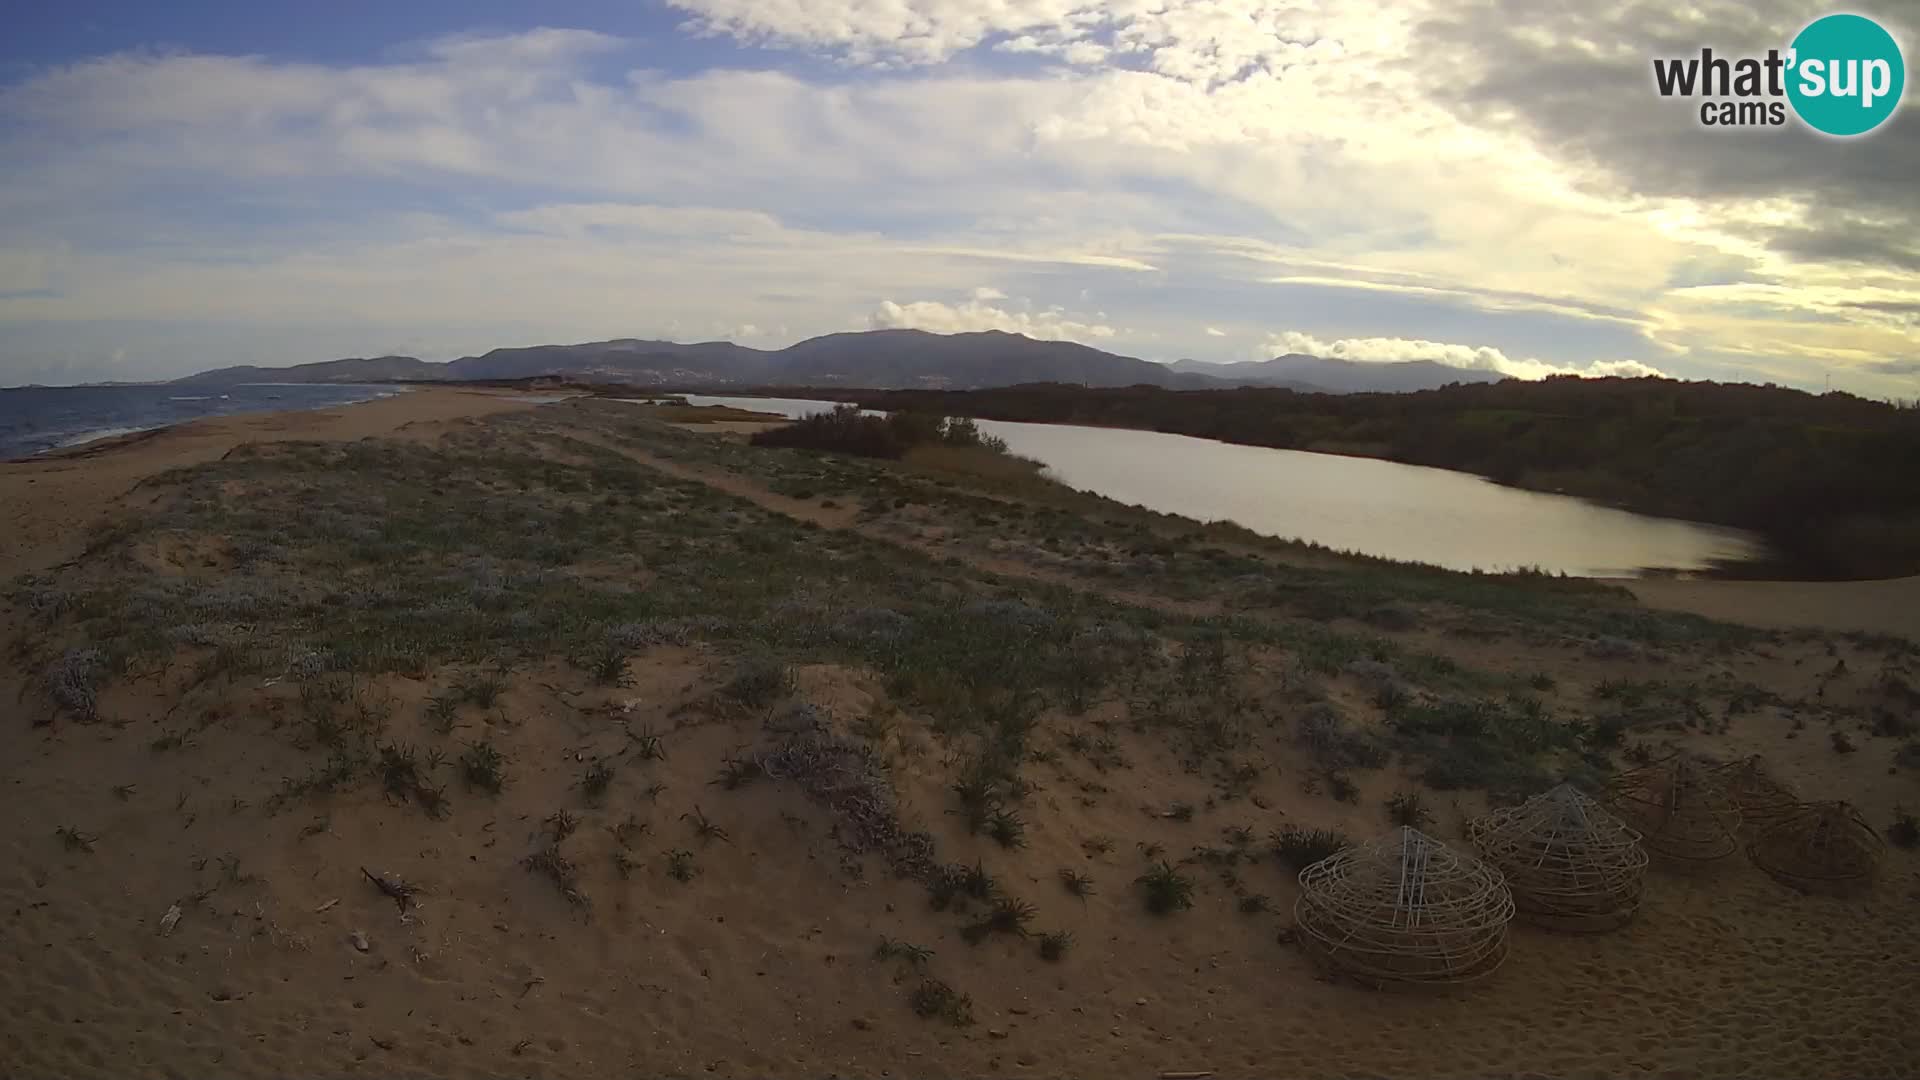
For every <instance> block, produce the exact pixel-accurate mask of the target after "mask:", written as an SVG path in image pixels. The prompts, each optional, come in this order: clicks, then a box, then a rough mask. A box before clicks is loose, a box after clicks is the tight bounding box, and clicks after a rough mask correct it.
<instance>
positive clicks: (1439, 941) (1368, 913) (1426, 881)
mask: <svg viewBox="0 0 1920 1080" xmlns="http://www.w3.org/2000/svg"><path fill="white" fill-rule="evenodd" d="M1300 887H1301V891H1300V899H1299V900H1298V901H1296V902H1295V903H1294V906H1293V915H1294V924H1295V932H1296V937H1297V940H1298V941H1299V942H1300V945H1301V947H1302V948H1303V949H1305V950H1306V951H1307V953H1308V955H1310V956H1312V957H1313V958H1314V959H1315V960H1316V961H1317V962H1319V963H1321V964H1322V965H1324V966H1326V967H1328V968H1331V969H1333V970H1337V971H1340V972H1343V973H1345V974H1348V975H1351V976H1355V977H1357V978H1359V979H1361V980H1363V981H1366V982H1370V983H1373V984H1376V985H1387V984H1427V985H1432V984H1446V983H1457V982H1465V981H1467V980H1469V979H1475V978H1478V977H1480V976H1483V975H1486V974H1487V973H1489V972H1491V971H1493V970H1494V969H1495V968H1497V967H1499V966H1500V964H1501V962H1502V961H1503V960H1505V959H1506V956H1507V924H1508V923H1510V922H1512V921H1513V912H1514V907H1513V895H1512V893H1511V892H1509V891H1508V889H1507V883H1506V881H1505V880H1504V879H1503V878H1502V877H1501V876H1500V872H1499V871H1498V870H1496V869H1494V868H1493V867H1491V866H1489V865H1487V864H1486V863H1483V862H1481V861H1480V860H1479V859H1476V858H1474V857H1473V856H1471V855H1468V854H1466V853H1464V852H1460V851H1456V850H1454V849H1453V848H1450V847H1448V846H1447V845H1445V844H1442V843H1440V842H1439V841H1438V840H1435V839H1433V838H1432V837H1429V836H1427V835H1426V834H1425V833H1422V832H1420V831H1419V830H1418V829H1413V828H1408V827H1405V826H1402V827H1401V828H1398V829H1396V830H1394V831H1393V832H1391V833H1388V834H1387V835H1386V836H1383V837H1381V838H1379V839H1378V840H1375V841H1373V842H1371V843H1367V844H1362V845H1359V846H1357V847H1350V848H1347V849H1345V850H1344V851H1341V852H1339V853H1337V854H1335V855H1332V856H1329V857H1328V858H1325V859H1322V860H1321V861H1319V862H1317V863H1314V864H1313V865H1312V866H1309V867H1307V868H1306V869H1305V870H1302V871H1301V872H1300Z"/></svg>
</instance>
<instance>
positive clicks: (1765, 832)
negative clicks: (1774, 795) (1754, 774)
mask: <svg viewBox="0 0 1920 1080" xmlns="http://www.w3.org/2000/svg"><path fill="white" fill-rule="evenodd" d="M1885 851H1886V845H1885V844H1884V843H1883V842H1882V841H1881V839H1880V834H1879V833H1876V832H1874V831H1873V826H1871V825H1869V824H1867V822H1866V819H1865V818H1862V817H1861V816H1860V812H1859V811H1858V810H1855V809H1854V808H1853V807H1852V806H1851V805H1850V804H1848V803H1844V802H1816V803H1802V804H1800V806H1799V808H1798V809H1797V810H1795V811H1794V812H1793V813H1789V814H1783V815H1781V816H1779V817H1778V818H1776V819H1775V820H1774V821H1773V822H1771V823H1770V824H1768V825H1766V826H1765V827H1763V828H1762V829H1760V830H1759V831H1758V832H1757V833H1756V834H1755V835H1754V838H1753V839H1752V840H1751V841H1748V843H1747V857H1748V858H1751V859H1752V860H1753V863H1754V865H1755V866H1758V867H1759V868H1760V869H1762V870H1765V871H1766V872H1767V873H1769V874H1772V875H1773V876H1774V877H1775V878H1776V879H1778V880H1780V881H1783V882H1785V883H1787V884H1788V885H1792V886H1794V887H1795V888H1798V889H1807V890H1812V889H1846V888H1850V887H1853V886H1857V885H1864V884H1866V883H1868V882H1869V881H1871V880H1872V879H1873V875H1874V872H1875V871H1876V870H1878V869H1879V868H1880V857H1881V856H1882V855H1883V854H1884V853H1885Z"/></svg>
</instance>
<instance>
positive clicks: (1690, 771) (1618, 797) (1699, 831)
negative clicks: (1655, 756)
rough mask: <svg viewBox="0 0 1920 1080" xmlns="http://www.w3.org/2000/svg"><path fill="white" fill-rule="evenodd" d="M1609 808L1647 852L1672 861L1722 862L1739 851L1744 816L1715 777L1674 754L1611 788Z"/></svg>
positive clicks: (1623, 777)
mask: <svg viewBox="0 0 1920 1080" xmlns="http://www.w3.org/2000/svg"><path fill="white" fill-rule="evenodd" d="M1607 808H1608V809H1610V810H1612V811H1613V812H1614V813H1615V814H1617V815H1619V817H1620V820H1622V821H1624V822H1626V823H1627V825H1628V826H1629V827H1631V828H1632V829H1633V830H1634V831H1635V832H1638V833H1639V834H1640V842H1641V844H1643V845H1645V846H1646V848H1647V850H1648V851H1651V852H1654V853H1656V854H1659V855H1665V856H1668V857H1669V858H1674V859H1686V860H1692V861H1697V862H1706V861H1710V860H1713V859H1723V858H1726V857H1727V856H1728V855H1731V854H1733V852H1734V850H1735V849H1736V848H1737V847H1738V846H1739V845H1738V844H1737V843H1735V841H1734V838H1733V832H1734V830H1735V829H1737V828H1738V827H1739V825H1740V812H1739V811H1738V810H1736V809H1734V807H1733V804H1732V803H1730V802H1728V801H1727V796H1726V793H1725V792H1724V791H1722V790H1721V787H1720V785H1719V784H1718V783H1716V782H1715V778H1714V776H1713V774H1712V773H1711V772H1710V771H1708V770H1706V769H1702V768H1701V767H1700V766H1698V765H1695V764H1694V763H1693V762H1691V761H1689V760H1687V759H1686V758H1684V757H1681V756H1680V755H1678V754H1676V755H1674V756H1673V757H1670V758H1668V759H1667V760H1665V761H1662V762H1657V763H1655V764H1653V765H1649V766H1647V767H1646V768H1644V769H1635V770H1634V771H1632V772H1629V773H1622V774H1621V775H1620V776H1618V777H1616V778H1615V779H1614V782H1613V783H1612V784H1610V785H1608V787H1607Z"/></svg>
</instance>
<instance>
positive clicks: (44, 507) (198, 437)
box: [0, 387, 536, 578]
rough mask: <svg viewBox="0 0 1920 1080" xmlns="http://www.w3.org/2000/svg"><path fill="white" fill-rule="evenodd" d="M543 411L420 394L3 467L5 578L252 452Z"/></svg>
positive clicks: (259, 416)
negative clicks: (236, 454) (182, 474)
mask: <svg viewBox="0 0 1920 1080" xmlns="http://www.w3.org/2000/svg"><path fill="white" fill-rule="evenodd" d="M534 407H536V406H535V403H534V402H532V401H529V400H526V395H524V394H515V393H514V392H511V391H496V390H488V389H478V388H459V389H456V388H452V387H447V388H440V387H418V388H413V389H411V390H410V392H408V393H404V394H394V395H391V396H388V397H378V398H372V399H369V400H366V401H358V402H353V403H351V404H347V405H336V406H330V407H326V408H318V409H287V410H281V411H277V412H247V413H235V414H232V415H227V416H212V417H205V418H202V419H198V420H189V421H186V422H184V423H179V424H172V425H168V426H164V427H155V428H148V429H146V430H143V431H136V432H130V433H128V434H125V435H117V436H112V437H109V438H104V439H96V440H93V441H91V442H87V443H82V444H80V445H78V446H74V447H67V448H62V449H59V450H56V451H51V452H48V453H43V454H36V455H33V456H31V457H25V458H15V459H12V460H8V461H0V503H4V504H5V505H6V506H8V507H9V508H10V509H11V510H12V514H11V515H10V516H11V518H12V528H11V529H10V530H8V531H7V533H6V534H5V536H4V537H0V578H13V577H15V576H17V575H20V574H24V573H31V572H34V571H37V570H44V569H46V568H48V567H50V566H53V565H55V564H57V563H59V562H60V561H62V560H64V559H68V558H71V557H73V556H74V555H76V554H78V553H79V552H80V551H81V550H82V549H83V548H84V545H85V540H86V535H87V531H88V530H89V529H90V528H92V527H93V526H94V525H95V524H96V523H97V522H99V521H101V520H103V519H104V518H105V517H106V516H107V515H108V514H109V513H111V512H112V511H113V510H114V509H115V508H116V507H119V506H123V505H126V504H127V501H128V499H129V497H130V496H132V494H133V493H134V492H135V490H136V489H137V488H138V486H139V484H140V482H141V481H142V480H144V479H146V478H147V477H150V476H153V475H155V474H157V473H160V472H164V471H166V470H168V469H174V468H179V467H182V466H187V465H197V464H200V463H203V462H207V461H212V460H216V459H218V458H219V457H221V456H223V455H225V454H226V453H227V452H228V451H230V450H232V449H233V448H234V447H236V446H239V445H241V444H243V443H249V442H286V441H292V440H318V441H352V440H356V439H364V438H369V437H374V436H383V435H392V434H395V433H397V432H401V431H402V430H403V429H410V431H409V433H410V434H414V435H420V434H425V433H427V432H428V431H431V430H437V429H438V428H439V427H443V426H445V425H447V424H451V423H457V422H459V421H462V420H467V419H473V418H477V417H482V416H488V415H491V414H493V413H497V412H504V411H508V410H511V409H528V408H534Z"/></svg>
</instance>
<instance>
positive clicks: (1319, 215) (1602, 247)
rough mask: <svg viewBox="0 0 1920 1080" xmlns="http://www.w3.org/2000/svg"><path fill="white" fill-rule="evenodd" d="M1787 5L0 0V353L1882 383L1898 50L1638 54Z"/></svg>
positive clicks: (1888, 344) (1898, 22)
mask: <svg viewBox="0 0 1920 1080" xmlns="http://www.w3.org/2000/svg"><path fill="white" fill-rule="evenodd" d="M1845 10H1851V11H1855V12H1858V13H1860V14H1864V15H1868V16H1870V17H1873V18H1875V19H1876V20H1878V21H1879V22H1880V23H1881V24H1882V25H1883V26H1885V27H1887V28H1888V29H1889V30H1890V31H1891V32H1892V33H1893V34H1894V35H1895V37H1896V39H1897V40H1899V41H1900V42H1901V43H1902V47H1903V49H1904V51H1905V53H1906V55H1907V57H1908V58H1909V62H1910V64H1911V63H1912V62H1914V61H1915V58H1916V57H1920V7H1916V5H1915V3H1914V0H1873V3H1871V4H1868V5H1867V6H1862V7H1854V8H1848V9H1845ZM1827 13H1829V9H1826V8H1822V7H1820V6H1818V5H1815V4H1809V3H1803V2H1800V0H1695V2H1692V3H1688V2H1686V0H1620V2H1615V3H1610V4H1594V3H1590V2H1582V3H1577V4H1576V3H1567V4H1562V3H1558V2H1555V0H1108V2H1105V3H1083V2H1078V0H658V2H649V0H627V2H611V0H609V2H596V3H568V2H564V0H553V2H547V3H542V4H538V5H534V4H525V3H506V2H502V0H461V2H453V0H416V2H410V3H407V4H392V3H380V4H373V3H359V2H352V0H349V2H341V3H335V4H329V5H311V4H309V5H297V6H296V5H282V4H273V3H261V2H253V3H213V2H193V0H181V2H173V3H167V4H153V3H150V2H139V3H132V2H88V0H71V2H67V3H63V4H59V5H52V4H45V5H34V6H31V7H29V6H26V5H19V6H17V7H16V8H15V9H13V10H12V11H11V12H10V13H9V14H8V15H7V17H6V19H5V25H6V32H5V34H4V35H0V385H17V384H22V383H28V382H44V383H72V382H82V381H93V380H109V379H125V380H141V379H156V378H167V377H173V376H177V375H182V374H186V373H189V372H192V371H197V370H202V369H205V368H209V367H217V366H223V365H227V364H237V363H257V364H265V365H283V364H293V363H304V362H308V361H314V360H326V359H333V358H337V357H342V356H372V355H387V354H405V355H414V356H419V357H422V358H424V359H429V360H445V359H451V358H454V357H458V356H462V355H469V354H475V353H480V352H484V351H485V350H487V349H489V348H493V347H497V346H516V345H532V344H542V343H555V342H577V341H593V340H601V339H606V338H616V337H639V338H664V339H671V340H678V341H696V340H712V339H730V340H734V341H738V342H740V343H742V344H747V345H754V346H759V347H768V348H777V347H780V346H784V345H787V344H790V343H792V342H794V341H797V340H800V339H803V338H806V337H810V336H813V335H816V334H823V333H833V332H837V331H844V330H860V329H870V328H886V327H916V328H920V329H926V330H934V331H940V332H954V331H966V330H984V329H1001V330H1009V331H1017V332H1021V333H1026V334H1029V335H1032V336H1035V337H1045V338H1059V339H1068V340H1074V341H1080V342H1083V343H1086V344H1089V345H1093V346H1096V347H1098V348H1102V349H1107V350H1109V351H1113V352H1118V353H1122V354H1125V355H1131V356H1138V357H1141V358H1144V359H1148V360H1158V361H1171V360H1175V359H1179V358H1183V357H1191V358H1194V359H1200V360H1210V361H1238V360H1252V359H1264V358H1267V357H1270V356H1274V355H1278V354H1280V353H1285V352H1306V353H1312V354H1315V355H1321V356H1334V357H1341V358H1345V359H1353V360H1366V361H1386V360H1405V359H1431V360H1438V361H1440V362H1443V363H1448V364H1453V365H1456V366H1460V367H1466V368H1479V369H1490V370H1495V371H1500V372H1504V373H1507V374H1512V375H1519V376H1523V377H1540V376H1543V375H1547V374H1553V373H1560V372H1574V373H1586V374H1642V373H1655V372H1657V373H1662V374H1667V375H1672V376H1676V377H1682V378H1705V379H1720V380H1745V381H1753V382H1778V383H1782V384H1786V385H1793V386H1800V387H1804V388H1808V389H1814V390H1819V389H1823V388H1825V387H1828V386H1831V387H1832V388H1835V389H1845V390H1848V391H1851V392H1854V393H1859V394H1863V395H1869V396H1875V397H1902V398H1911V397H1915V396H1920V180H1916V177H1920V108H1917V107H1916V106H1915V105H1914V104H1913V102H1912V100H1911V99H1912V98H1914V97H1915V96H1917V95H1920V90H1914V91H1910V92H1909V94H1908V97H1909V99H1910V100H1909V102H1908V103H1907V104H1906V105H1905V106H1904V107H1903V108H1902V109H1900V110H1899V111H1898V112H1896V113H1895V115H1894V116H1893V117H1892V119H1891V120H1889V121H1888V122H1887V123H1885V124H1884V125H1882V126H1881V128H1879V129H1878V130H1876V131H1874V132H1873V133H1871V134H1870V135H1867V136H1863V137H1859V138H1854V139H1833V138H1827V137H1823V136H1820V135H1818V134H1816V133H1814V132H1812V131H1810V130H1809V129H1806V128H1804V127H1801V126H1799V125H1798V124H1797V122H1796V123H1793V124H1789V125H1788V126H1786V127H1781V128H1761V129H1747V130H1734V131H1727V130H1721V131H1713V130H1709V129H1706V128H1703V127H1702V126H1701V124H1700V122H1699V119H1698V116H1697V108H1696V106H1695V105H1694V104H1692V103H1688V102H1684V101H1678V100H1669V99H1662V98H1660V97H1659V96H1657V94H1656V93H1655V92H1654V89H1653V79H1652V74H1651V71H1652V68H1651V62H1652V60H1653V59H1654V58H1656V57H1678V56H1686V55H1689V54H1693V55H1697V54H1698V52H1699V49H1700V48H1701V47H1702V46H1712V47H1714V48H1715V50H1716V52H1720V53H1722V54H1723V55H1724V54H1741V53H1742V52H1743V51H1744V52H1745V53H1748V54H1753V53H1764V52H1765V50H1766V49H1768V48H1770V47H1774V48H1784V47H1785V46H1786V44H1787V43H1788V42H1789V41H1790V40H1791V38H1792V37H1793V35H1794V33H1795V32H1796V31H1797V30H1798V29H1799V28H1800V27H1802V26H1804V25H1805V24H1806V23H1807V22H1809V21H1810V20H1812V19H1813V18H1816V17H1818V16H1820V15H1823V14H1827Z"/></svg>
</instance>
